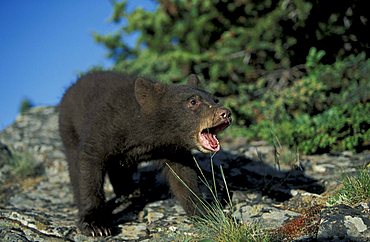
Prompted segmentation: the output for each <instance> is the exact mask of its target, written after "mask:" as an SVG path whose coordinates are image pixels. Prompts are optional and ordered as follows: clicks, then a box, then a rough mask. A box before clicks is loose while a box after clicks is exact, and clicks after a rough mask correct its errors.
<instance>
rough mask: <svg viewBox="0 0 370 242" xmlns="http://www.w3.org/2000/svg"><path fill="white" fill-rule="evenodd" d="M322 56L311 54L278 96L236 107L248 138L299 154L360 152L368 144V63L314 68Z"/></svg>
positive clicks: (355, 60)
mask: <svg viewBox="0 0 370 242" xmlns="http://www.w3.org/2000/svg"><path fill="white" fill-rule="evenodd" d="M323 54H324V52H321V51H316V50H315V49H312V51H310V55H309V56H308V57H307V64H306V66H307V72H308V73H307V74H306V76H304V77H303V78H300V79H297V80H295V81H294V82H293V83H291V84H290V85H288V86H287V87H285V88H283V89H282V90H281V91H280V92H276V91H274V90H269V91H266V92H265V93H264V94H263V95H262V96H261V97H260V98H259V99H256V100H253V101H252V100H251V101H249V102H245V103H244V105H242V104H240V107H241V109H239V112H241V115H244V116H245V120H250V123H252V124H251V125H250V127H249V129H248V131H249V133H248V134H246V135H247V136H248V137H250V138H261V139H265V140H270V141H271V142H272V141H273V135H272V134H274V135H276V136H278V137H279V139H280V140H281V142H282V143H283V144H286V145H288V146H290V147H297V148H298V150H299V151H300V152H303V153H317V152H324V151H329V150H338V151H340V150H361V149H364V148H365V147H367V146H368V145H369V141H370V131H369V127H370V120H369V118H368V117H370V103H369V100H370V92H369V91H368V90H370V60H369V59H366V58H365V55H363V54H360V55H358V56H349V57H347V58H344V59H343V60H338V61H336V62H335V63H334V64H332V65H324V64H320V63H317V62H318V61H319V60H320V58H322V57H323Z"/></svg>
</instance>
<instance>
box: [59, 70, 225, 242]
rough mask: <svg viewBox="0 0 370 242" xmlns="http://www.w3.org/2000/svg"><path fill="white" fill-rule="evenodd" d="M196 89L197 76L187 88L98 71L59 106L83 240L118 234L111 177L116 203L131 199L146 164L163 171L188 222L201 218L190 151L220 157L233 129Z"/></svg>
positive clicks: (70, 91)
mask: <svg viewBox="0 0 370 242" xmlns="http://www.w3.org/2000/svg"><path fill="white" fill-rule="evenodd" d="M198 83H199V80H198V78H197V76H196V75H194V74H192V75H190V76H189V77H188V80H187V84H185V85H181V84H164V83H162V82H159V81H155V80H152V79H150V78H143V77H140V76H133V75H126V74H123V73H119V72H114V71H93V72H90V73H87V74H85V75H83V76H81V77H80V78H79V79H78V80H77V81H76V82H75V83H74V84H72V85H71V86H70V87H69V88H68V89H67V90H66V91H65V93H64V95H63V97H62V99H61V101H60V104H59V132H60V136H61V139H62V144H63V146H64V152H65V155H66V159H67V163H68V171H69V176H70V180H71V184H72V190H73V196H74V200H75V203H76V205H77V208H78V222H77V227H78V229H79V230H80V232H81V233H82V234H85V235H89V236H109V235H111V234H112V223H111V219H112V218H111V214H112V211H109V209H108V208H107V202H106V201H105V194H104V189H103V184H104V180H105V175H108V178H109V181H110V183H111V184H112V187H113V191H114V193H115V195H116V196H117V197H119V196H125V195H128V194H130V192H132V190H130V189H131V188H132V174H133V171H134V170H135V169H136V167H137V166H138V164H139V163H140V162H144V161H153V160H155V161H158V162H159V163H160V164H162V166H161V169H162V170H163V174H164V177H165V178H166V180H167V182H168V183H169V187H170V190H171V192H172V194H173V195H174V197H175V199H177V200H178V201H179V203H180V204H181V206H182V207H183V208H184V210H185V211H186V213H187V214H188V215H190V216H191V215H196V214H199V208H198V207H197V206H196V203H197V198H196V197H195V195H194V194H200V191H199V187H198V176H197V173H196V169H195V166H194V163H195V162H194V159H193V156H192V153H191V150H193V149H198V150H199V151H201V152H205V153H215V152H217V151H219V150H220V143H219V141H218V139H217V137H216V135H217V133H219V132H220V131H222V130H224V129H225V128H227V127H228V126H229V125H230V124H231V111H230V110H229V109H227V108H225V107H223V106H222V105H221V104H219V102H218V99H216V98H215V97H214V96H212V95H211V94H209V93H208V92H206V91H204V90H203V89H201V88H199V87H198V86H199V85H198ZM174 173H175V174H177V175H175V174H174ZM177 176H178V177H177ZM179 177H180V178H181V180H182V181H181V180H180V179H178V178H179ZM183 182H184V183H185V184H186V185H187V187H186V186H185V185H184V183H183ZM190 190H192V191H193V192H194V193H193V192H191V191H190Z"/></svg>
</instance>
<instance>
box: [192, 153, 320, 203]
mask: <svg viewBox="0 0 370 242" xmlns="http://www.w3.org/2000/svg"><path fill="white" fill-rule="evenodd" d="M196 159H197V160H198V161H199V163H200V164H201V167H202V169H203V170H205V171H207V173H209V174H210V173H211V168H210V163H211V161H213V164H214V169H215V173H216V175H217V180H218V181H219V182H218V183H219V184H220V186H221V188H222V187H223V185H224V184H223V182H222V177H221V176H220V174H221V172H220V169H219V167H220V165H221V166H222V169H223V171H224V174H225V179H226V182H227V185H228V188H229V190H231V191H233V190H234V191H235V190H239V191H253V192H259V193H261V194H262V195H264V196H268V197H269V198H271V199H273V200H275V201H279V202H283V201H286V200H289V199H290V198H291V197H292V195H291V190H298V189H299V190H304V191H307V192H310V193H316V194H321V193H323V192H324V191H325V187H324V185H323V184H320V182H319V181H318V180H316V179H314V178H312V177H308V176H306V175H305V170H304V167H296V168H293V169H291V170H288V171H283V170H279V169H277V168H275V167H273V166H272V165H270V164H267V163H265V162H263V161H260V160H254V159H251V158H248V157H245V156H242V155H236V154H232V153H230V152H227V151H222V152H219V153H217V154H216V155H214V156H213V157H210V156H209V155H206V154H201V153H199V154H196ZM216 168H217V169H216ZM209 177H211V176H209Z"/></svg>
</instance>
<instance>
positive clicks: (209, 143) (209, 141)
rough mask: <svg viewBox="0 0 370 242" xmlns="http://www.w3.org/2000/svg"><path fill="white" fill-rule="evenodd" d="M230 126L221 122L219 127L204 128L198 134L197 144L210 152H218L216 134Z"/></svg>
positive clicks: (218, 145)
mask: <svg viewBox="0 0 370 242" xmlns="http://www.w3.org/2000/svg"><path fill="white" fill-rule="evenodd" d="M229 125H230V122H229V121H225V122H222V123H221V124H219V125H216V126H213V127H210V128H205V129H203V130H202V131H201V132H200V133H199V142H200V144H201V146H202V148H204V149H206V150H208V151H211V152H217V151H219V150H220V142H219V141H218V139H217V136H216V135H217V134H218V133H219V132H221V131H222V130H224V129H226V128H227V127H228V126H229Z"/></svg>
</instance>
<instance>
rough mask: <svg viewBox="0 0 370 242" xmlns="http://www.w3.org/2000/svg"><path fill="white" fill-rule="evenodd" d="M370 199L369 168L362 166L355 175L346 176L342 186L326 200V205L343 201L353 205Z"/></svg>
mask: <svg viewBox="0 0 370 242" xmlns="http://www.w3.org/2000/svg"><path fill="white" fill-rule="evenodd" d="M369 201H370V169H369V168H364V169H361V170H360V171H358V172H357V174H356V175H355V176H346V177H345V178H344V179H343V187H342V188H341V189H340V190H339V191H338V192H337V193H336V194H334V196H332V197H331V198H330V199H329V200H328V205H336V204H340V203H344V204H347V205H355V204H357V203H359V202H369Z"/></svg>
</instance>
